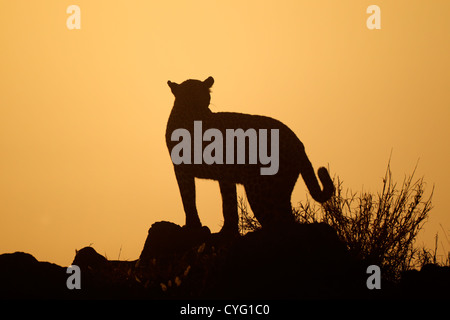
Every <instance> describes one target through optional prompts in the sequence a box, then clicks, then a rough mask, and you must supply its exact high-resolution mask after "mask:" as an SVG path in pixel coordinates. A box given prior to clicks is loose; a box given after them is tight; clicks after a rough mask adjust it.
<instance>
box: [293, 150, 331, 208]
mask: <svg viewBox="0 0 450 320" xmlns="http://www.w3.org/2000/svg"><path fill="white" fill-rule="evenodd" d="M305 158H306V159H304V162H303V163H302V168H301V172H300V173H301V174H302V177H303V180H304V181H305V184H306V186H307V187H308V190H309V193H310V194H311V196H312V197H313V199H314V200H316V201H317V202H320V203H323V202H325V201H327V200H329V199H330V198H331V196H332V195H333V193H334V190H335V189H334V184H333V180H331V177H330V174H329V173H328V170H327V169H326V168H324V167H320V168H319V170H318V171H317V175H318V176H319V180H320V182H321V183H322V186H323V189H322V188H321V187H320V185H319V181H318V180H317V177H316V173H315V172H314V169H313V167H312V164H311V162H310V161H309V159H308V158H307V157H305Z"/></svg>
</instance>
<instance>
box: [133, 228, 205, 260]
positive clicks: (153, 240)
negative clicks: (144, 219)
mask: <svg viewBox="0 0 450 320" xmlns="http://www.w3.org/2000/svg"><path fill="white" fill-rule="evenodd" d="M210 235H211V232H210V231H209V229H208V228H207V227H203V228H200V229H186V228H183V227H180V226H179V225H177V224H174V223H172V222H167V221H161V222H156V223H154V224H153V225H152V226H151V227H150V229H149V230H148V236H147V239H146V241H145V244H144V248H143V249H142V252H141V255H140V257H139V260H140V262H141V263H144V262H148V261H150V260H151V259H153V258H161V257H169V256H171V255H174V254H179V253H183V252H186V251H187V250H189V249H191V248H193V247H195V246H197V245H200V244H202V243H203V242H205V241H207V240H208V239H209V238H210Z"/></svg>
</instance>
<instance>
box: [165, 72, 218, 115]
mask: <svg viewBox="0 0 450 320" xmlns="http://www.w3.org/2000/svg"><path fill="white" fill-rule="evenodd" d="M167 84H168V85H169V87H170V89H171V90H172V93H173V95H174V96H175V103H176V105H179V106H181V107H183V108H189V109H190V110H198V111H201V110H205V109H208V106H209V102H210V100H211V95H210V88H211V87H212V85H213V84H214V78H213V77H208V78H207V79H206V80H205V81H200V80H192V79H189V80H186V81H184V82H183V83H181V84H178V83H175V82H172V81H167Z"/></svg>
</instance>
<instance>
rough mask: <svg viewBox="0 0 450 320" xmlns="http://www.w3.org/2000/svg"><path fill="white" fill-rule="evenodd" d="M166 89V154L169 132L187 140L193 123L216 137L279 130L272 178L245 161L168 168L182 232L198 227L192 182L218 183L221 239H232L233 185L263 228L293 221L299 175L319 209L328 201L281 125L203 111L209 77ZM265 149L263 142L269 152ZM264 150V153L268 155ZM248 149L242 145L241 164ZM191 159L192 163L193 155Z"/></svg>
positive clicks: (327, 187) (326, 190)
mask: <svg viewBox="0 0 450 320" xmlns="http://www.w3.org/2000/svg"><path fill="white" fill-rule="evenodd" d="M167 84H168V85H169V87H170V89H171V91H172V93H173V94H174V96H175V102H174V105H173V108H172V111H171V113H170V116H169V120H168V123H167V128H166V144H167V147H168V149H169V153H171V150H172V149H173V147H174V146H175V145H176V144H177V143H178V142H177V141H172V138H171V136H172V133H173V131H174V130H176V129H179V128H183V129H186V130H188V131H189V133H190V134H191V136H193V135H194V121H202V125H203V129H204V130H207V129H208V128H216V129H219V130H220V131H221V132H222V133H225V130H226V129H238V128H241V129H243V130H247V129H252V128H253V129H255V130H256V131H257V132H259V129H267V130H269V129H278V130H279V160H278V161H279V170H278V172H277V173H276V174H274V175H261V174H260V168H261V167H262V164H258V163H257V164H249V163H248V161H247V162H245V163H244V164H217V163H213V164H205V163H201V164H195V163H194V161H191V162H190V164H186V163H181V164H176V165H175V164H174V170H175V176H176V179H177V182H178V187H179V189H180V193H181V199H182V202H183V207H184V211H185V214H186V225H185V227H187V228H200V227H201V226H202V224H201V222H200V218H199V216H198V212H197V207H196V203H195V201H196V200H195V197H196V196H195V178H201V179H212V180H217V181H218V182H219V186H220V192H221V195H222V210H223V216H224V224H223V227H222V229H221V232H222V233H232V234H237V233H238V209H237V195H236V184H242V185H243V186H244V189H245V193H246V195H247V199H248V202H249V204H250V207H251V209H252V211H253V213H254V215H255V217H256V218H257V219H258V221H259V222H260V223H261V225H262V227H263V228H264V227H266V226H270V225H276V224H277V223H280V222H281V223H291V222H293V221H294V216H293V214H292V206H291V195H292V191H293V189H294V186H295V184H296V181H297V178H298V176H299V174H301V175H302V177H303V180H304V181H305V184H306V186H307V188H308V190H309V192H310V194H311V196H312V198H313V199H314V200H316V201H318V202H320V203H323V202H325V201H327V200H328V199H330V198H331V196H332V195H333V193H334V190H335V188H334V185H333V182H332V180H331V178H330V175H329V173H328V171H327V169H326V168H324V167H321V168H319V170H318V177H319V179H320V182H321V184H322V185H323V189H322V188H321V186H320V185H319V182H318V180H317V177H316V174H315V172H314V169H313V167H312V165H311V162H310V161H309V159H308V157H307V155H306V153H305V148H304V146H303V144H302V142H301V141H300V140H299V139H298V138H297V136H296V135H295V133H293V132H292V131H291V130H290V129H289V128H288V127H287V126H286V125H284V124H283V123H281V122H280V121H278V120H275V119H272V118H269V117H264V116H259V115H249V114H243V113H233V112H212V111H211V110H210V109H209V104H210V100H211V95H210V88H211V87H212V85H213V84H214V79H213V78H212V77H209V78H207V79H206V80H204V81H200V80H192V79H189V80H186V81H184V82H183V83H181V84H177V83H174V82H171V81H168V82H167ZM224 135H225V134H224ZM192 140H193V139H191V144H192V146H193V141H192ZM271 143H272V142H271V141H268V144H269V146H270V144H271ZM203 145H205V142H203ZM269 146H268V147H267V150H271V149H270V147H269ZM248 147H249V146H248V143H247V144H246V151H247V153H246V154H247V159H248V150H249V148H248ZM202 150H203V149H202ZM253 150H254V149H253ZM235 151H236V147H235ZM234 155H236V152H235V153H234ZM191 157H192V158H193V155H191Z"/></svg>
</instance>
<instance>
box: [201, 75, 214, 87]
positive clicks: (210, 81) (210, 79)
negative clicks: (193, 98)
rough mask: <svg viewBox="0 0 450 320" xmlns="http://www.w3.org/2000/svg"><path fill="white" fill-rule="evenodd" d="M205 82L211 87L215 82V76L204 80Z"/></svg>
mask: <svg viewBox="0 0 450 320" xmlns="http://www.w3.org/2000/svg"><path fill="white" fill-rule="evenodd" d="M203 84H204V85H205V86H206V87H207V88H211V87H212V85H213V84H214V78H213V77H208V78H207V79H206V80H205V81H203Z"/></svg>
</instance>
